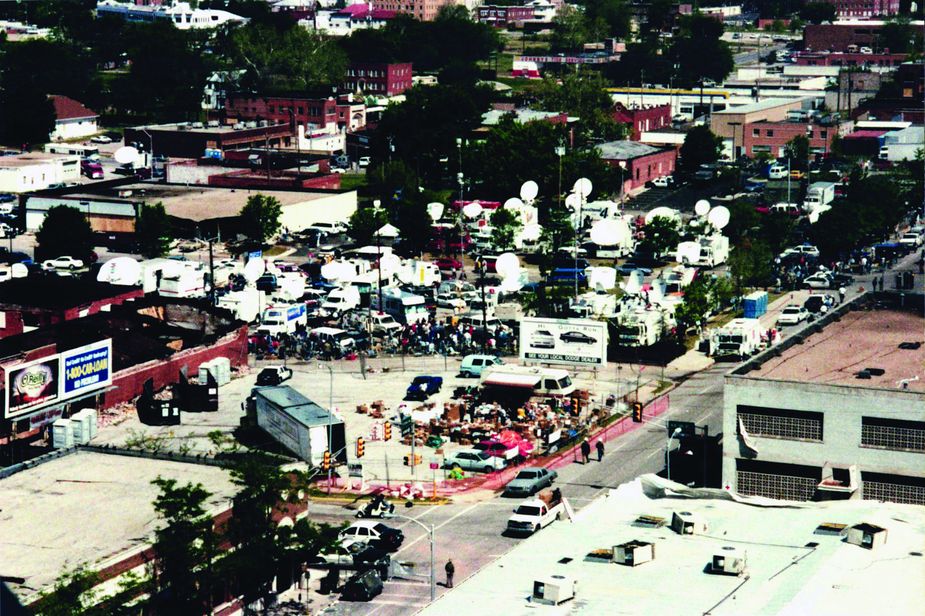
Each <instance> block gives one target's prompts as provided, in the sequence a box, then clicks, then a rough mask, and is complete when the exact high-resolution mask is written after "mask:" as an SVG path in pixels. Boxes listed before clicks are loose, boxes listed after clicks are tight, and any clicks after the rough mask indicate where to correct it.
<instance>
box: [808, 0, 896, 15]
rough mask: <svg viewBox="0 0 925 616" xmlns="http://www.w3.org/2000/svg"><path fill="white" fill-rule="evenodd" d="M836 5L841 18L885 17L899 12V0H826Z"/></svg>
mask: <svg viewBox="0 0 925 616" xmlns="http://www.w3.org/2000/svg"><path fill="white" fill-rule="evenodd" d="M825 2H827V3H828V4H831V5H834V6H835V14H836V15H837V16H838V18H839V19H848V18H851V17H885V16H889V15H896V14H897V13H899V0H825Z"/></svg>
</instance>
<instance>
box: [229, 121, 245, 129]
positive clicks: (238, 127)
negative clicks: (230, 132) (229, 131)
mask: <svg viewBox="0 0 925 616" xmlns="http://www.w3.org/2000/svg"><path fill="white" fill-rule="evenodd" d="M231 128H233V129H234V130H244V123H243V122H238V123H236V124H235V125H234V126H232V127H231Z"/></svg>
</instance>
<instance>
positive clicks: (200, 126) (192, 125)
mask: <svg viewBox="0 0 925 616" xmlns="http://www.w3.org/2000/svg"><path fill="white" fill-rule="evenodd" d="M190 127H191V128H205V127H204V126H203V125H202V122H193V123H192V124H191V125H190Z"/></svg>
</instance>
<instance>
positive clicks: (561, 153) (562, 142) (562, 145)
mask: <svg viewBox="0 0 925 616" xmlns="http://www.w3.org/2000/svg"><path fill="white" fill-rule="evenodd" d="M555 151H556V156H558V157H559V192H558V193H556V194H557V195H558V196H559V208H560V209H561V208H562V157H563V156H565V140H563V139H559V145H557V146H556V150H555Z"/></svg>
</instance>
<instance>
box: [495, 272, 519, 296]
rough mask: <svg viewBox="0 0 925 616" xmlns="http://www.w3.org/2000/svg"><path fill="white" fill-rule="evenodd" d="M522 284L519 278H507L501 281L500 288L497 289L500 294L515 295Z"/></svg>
mask: <svg viewBox="0 0 925 616" xmlns="http://www.w3.org/2000/svg"><path fill="white" fill-rule="evenodd" d="M523 286H524V284H523V282H522V281H521V279H520V276H519V275H517V276H507V277H505V278H504V279H503V280H501V286H500V287H498V290H499V291H501V292H502V293H517V292H518V291H520V290H521V289H522V288H523Z"/></svg>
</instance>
